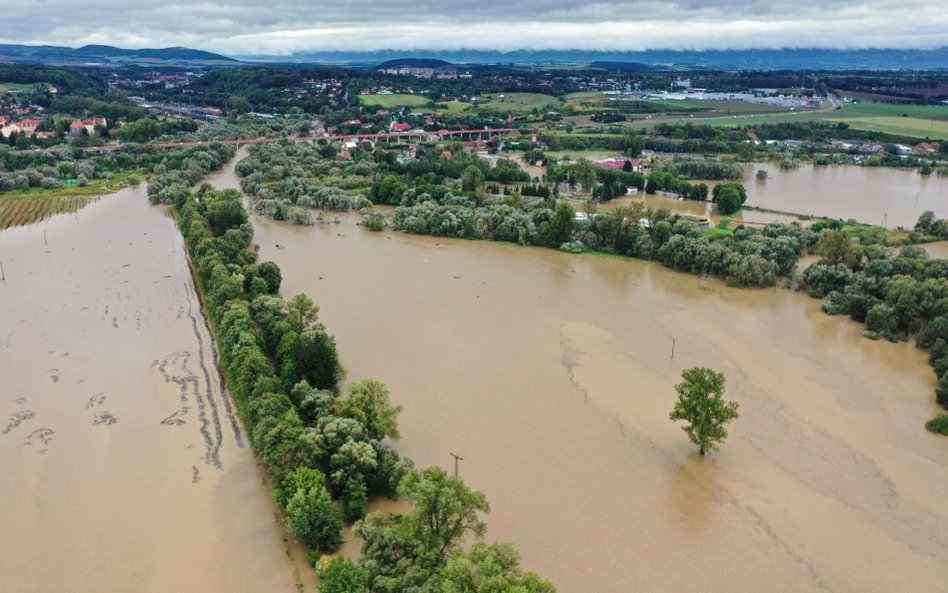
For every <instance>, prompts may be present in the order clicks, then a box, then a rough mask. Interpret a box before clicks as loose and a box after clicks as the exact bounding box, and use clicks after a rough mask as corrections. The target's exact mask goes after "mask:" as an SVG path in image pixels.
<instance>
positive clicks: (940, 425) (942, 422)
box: [925, 414, 948, 435]
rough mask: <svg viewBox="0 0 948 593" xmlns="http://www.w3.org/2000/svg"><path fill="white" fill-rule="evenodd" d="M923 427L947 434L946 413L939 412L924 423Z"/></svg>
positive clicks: (947, 419)
mask: <svg viewBox="0 0 948 593" xmlns="http://www.w3.org/2000/svg"><path fill="white" fill-rule="evenodd" d="M925 428H927V429H928V430H930V431H932V432H935V433H938V434H943V435H948V414H939V415H937V416H935V417H934V418H932V419H931V420H929V421H928V422H926V423H925Z"/></svg>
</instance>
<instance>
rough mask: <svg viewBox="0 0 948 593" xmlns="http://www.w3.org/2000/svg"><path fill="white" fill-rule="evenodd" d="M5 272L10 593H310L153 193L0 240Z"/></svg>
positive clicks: (2, 444)
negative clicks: (300, 587) (300, 591)
mask: <svg viewBox="0 0 948 593" xmlns="http://www.w3.org/2000/svg"><path fill="white" fill-rule="evenodd" d="M44 233H45V236H46V238H47V242H46V243H44ZM0 259H2V260H3V265H4V272H5V280H3V281H0V306H2V310H3V311H4V314H3V315H2V316H0V339H2V345H0V348H2V356H0V376H2V377H3V381H4V388H3V390H2V393H3V395H2V397H0V425H2V426H0V457H2V459H3V462H2V467H3V476H4V478H3V480H2V482H0V506H2V507H3V509H4V516H5V520H4V524H3V533H4V537H3V538H0V572H2V573H3V575H4V576H3V579H4V585H3V588H4V590H10V591H17V592H22V593H28V592H37V593H39V592H47V591H53V590H56V591H65V590H96V591H115V592H125V591H132V590H147V591H224V590H226V591H246V592H248V593H250V592H259V591H293V590H295V585H296V582H297V581H299V580H300V579H302V581H300V582H308V583H309V584H308V585H307V586H311V578H310V577H308V576H306V575H305V574H304V573H303V571H305V570H306V567H305V564H304V565H303V566H300V565H298V564H294V563H293V562H292V561H290V560H288V559H287V555H286V553H285V548H286V544H285V543H284V540H283V538H284V537H285V532H284V530H283V527H282V525H280V524H279V523H278V522H277V521H276V519H275V518H274V511H275V509H274V507H273V503H272V502H271V500H270V494H269V491H268V489H267V488H266V487H265V486H264V485H263V484H262V480H261V479H262V477H263V474H262V472H261V471H260V470H259V468H258V467H257V465H256V462H255V460H254V458H253V456H252V453H251V451H250V449H249V447H248V445H247V437H246V435H245V434H244V432H243V429H242V428H241V426H240V423H239V421H238V419H237V417H236V414H235V409H234V406H233V404H232V402H231V400H230V397H229V396H228V394H227V393H226V391H224V389H223V388H222V385H221V379H220V376H219V374H218V370H217V349H216V347H215V345H214V343H213V341H212V339H211V335H210V333H209V331H208V329H207V327H206V325H205V323H204V320H203V317H202V313H201V305H200V303H199V301H198V299H197V296H196V294H195V292H194V286H193V284H192V281H191V276H190V273H189V271H188V266H187V262H186V258H185V252H184V249H183V245H182V242H181V237H180V235H179V234H178V231H177V229H176V228H175V226H174V223H173V222H172V220H171V219H170V218H169V217H168V216H167V215H166V213H165V210H164V209H161V208H156V207H152V206H149V205H148V200H147V197H146V191H145V187H144V186H142V187H141V188H138V189H127V190H123V191H120V192H118V193H116V194H113V195H110V196H108V197H105V198H103V199H100V200H98V201H97V202H95V203H94V204H91V205H89V206H87V207H86V208H84V209H83V210H81V211H80V212H78V214H75V215H74V214H69V215H60V216H56V217H54V218H52V219H50V220H48V221H47V222H45V223H43V224H40V225H32V226H26V227H19V228H14V229H7V230H4V231H3V232H2V233H0ZM50 558H54V559H55V561H53V562H50ZM103 575H107V578H103Z"/></svg>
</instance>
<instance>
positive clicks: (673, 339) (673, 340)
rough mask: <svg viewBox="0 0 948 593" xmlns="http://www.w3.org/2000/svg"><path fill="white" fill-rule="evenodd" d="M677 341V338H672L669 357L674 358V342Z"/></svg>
mask: <svg viewBox="0 0 948 593" xmlns="http://www.w3.org/2000/svg"><path fill="white" fill-rule="evenodd" d="M676 342H678V338H672V355H671V357H672V358H673V359H674V358H675V343H676Z"/></svg>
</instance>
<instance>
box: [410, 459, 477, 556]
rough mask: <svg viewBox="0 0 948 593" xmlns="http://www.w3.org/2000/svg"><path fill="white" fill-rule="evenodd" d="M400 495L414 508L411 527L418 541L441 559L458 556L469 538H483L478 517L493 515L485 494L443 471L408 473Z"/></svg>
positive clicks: (438, 468)
mask: <svg viewBox="0 0 948 593" xmlns="http://www.w3.org/2000/svg"><path fill="white" fill-rule="evenodd" d="M398 491H399V493H401V495H402V496H404V497H405V498H406V499H408V501H409V502H411V503H412V506H413V507H414V510H413V511H412V513H411V515H410V519H411V520H410V526H411V532H412V534H413V535H414V536H415V539H416V540H417V541H419V542H421V543H422V544H423V545H424V546H425V547H426V548H427V549H429V550H433V551H435V552H436V553H437V555H438V557H439V558H445V557H446V556H448V555H450V554H452V553H454V552H456V551H457V550H458V549H459V548H460V545H461V542H462V541H463V540H464V538H465V537H466V536H468V535H472V536H475V537H482V536H483V535H484V532H485V531H486V530H487V525H486V524H485V523H484V522H483V521H481V519H480V517H479V516H478V513H488V512H490V505H489V504H488V503H487V498H486V497H485V496H484V493H483V492H478V491H477V490H472V489H471V488H469V487H468V486H467V485H466V484H465V483H464V481H463V480H461V479H460V478H453V477H451V476H449V475H448V473H447V472H446V471H444V470H443V469H442V468H440V467H429V468H426V469H423V470H415V471H412V472H409V473H408V474H406V475H405V477H404V478H402V483H401V485H400V486H399V488H398Z"/></svg>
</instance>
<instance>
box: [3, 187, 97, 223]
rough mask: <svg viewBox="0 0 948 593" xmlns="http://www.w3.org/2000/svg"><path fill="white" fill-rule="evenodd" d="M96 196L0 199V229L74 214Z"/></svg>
mask: <svg viewBox="0 0 948 593" xmlns="http://www.w3.org/2000/svg"><path fill="white" fill-rule="evenodd" d="M97 199H98V196H90V195H71V196H43V195H21V196H4V197H0V229H5V228H9V227H13V226H20V225H25V224H32V223H34V222H40V221H42V220H45V219H46V218H49V217H50V216H52V215H54V214H60V213H62V212H75V211H77V210H79V209H80V208H82V207H83V206H86V205H87V204H89V203H91V202H93V201H95V200H97Z"/></svg>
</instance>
